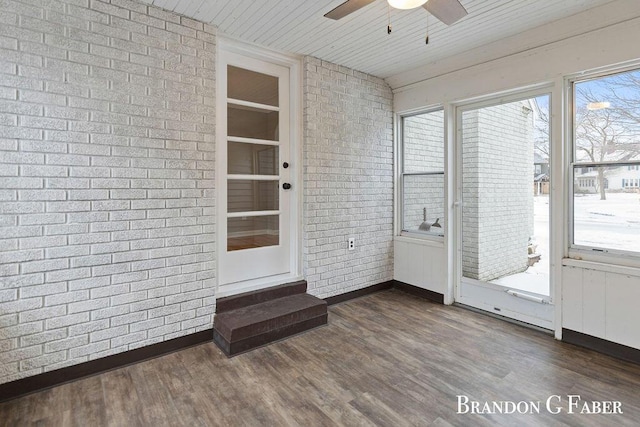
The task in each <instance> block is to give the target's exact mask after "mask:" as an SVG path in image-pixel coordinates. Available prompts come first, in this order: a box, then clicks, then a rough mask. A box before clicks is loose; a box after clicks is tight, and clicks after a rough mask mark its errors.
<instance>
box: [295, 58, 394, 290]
mask: <svg viewBox="0 0 640 427" xmlns="http://www.w3.org/2000/svg"><path fill="white" fill-rule="evenodd" d="M303 92H304V93H303V96H304V100H303V103H304V104H303V106H304V113H303V114H304V207H303V212H304V213H303V215H304V220H303V224H304V230H303V232H304V273H305V277H306V279H307V280H308V282H309V292H310V293H312V294H314V295H316V296H319V297H322V298H324V297H327V296H332V295H336V294H341V293H344V292H348V291H352V290H356V289H359V288H363V287H366V286H370V285H373V284H377V283H380V282H384V281H386V280H391V279H392V278H393V134H392V125H393V123H392V93H391V89H390V88H389V87H388V85H387V84H386V83H385V82H384V81H383V80H381V79H378V78H376V77H373V76H370V75H367V74H363V73H360V72H358V71H354V70H351V69H348V68H345V67H341V66H338V65H335V64H331V63H328V62H325V61H321V60H319V59H317V58H312V57H306V58H305V59H304V85H303ZM349 237H353V238H355V249H354V250H352V251H348V250H347V240H348V238H349Z"/></svg>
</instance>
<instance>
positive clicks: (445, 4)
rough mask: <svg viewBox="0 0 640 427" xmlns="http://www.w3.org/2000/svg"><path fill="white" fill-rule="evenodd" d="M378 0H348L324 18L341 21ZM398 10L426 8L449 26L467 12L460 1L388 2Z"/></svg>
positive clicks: (414, 0)
mask: <svg viewBox="0 0 640 427" xmlns="http://www.w3.org/2000/svg"><path fill="white" fill-rule="evenodd" d="M374 1H376V0H347V1H345V2H344V3H342V4H341V5H339V6H338V7H336V8H334V9H332V10H331V11H329V12H327V13H326V14H325V15H324V16H325V17H327V18H330V19H335V20H338V19H341V18H344V17H345V16H347V15H349V14H350V13H352V12H355V11H356V10H358V9H360V8H363V7H365V6H366V5H368V4H370V3H373V2H374ZM387 2H388V3H389V5H390V6H391V7H393V8H396V9H414V8H418V7H420V6H422V7H424V8H425V9H426V10H427V11H428V12H429V13H431V14H432V15H433V16H435V17H436V18H438V19H439V20H440V21H442V22H444V23H445V24H447V25H451V24H453V23H454V22H456V21H458V20H459V19H462V18H463V17H464V16H466V15H467V13H468V12H467V10H466V9H465V8H464V6H462V4H460V2H459V1H458V0H387Z"/></svg>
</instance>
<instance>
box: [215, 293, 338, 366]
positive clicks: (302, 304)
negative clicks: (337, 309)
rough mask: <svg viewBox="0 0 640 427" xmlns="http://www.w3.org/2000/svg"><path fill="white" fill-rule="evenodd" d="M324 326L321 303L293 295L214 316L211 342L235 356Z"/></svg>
mask: <svg viewBox="0 0 640 427" xmlns="http://www.w3.org/2000/svg"><path fill="white" fill-rule="evenodd" d="M326 323H327V303H326V302H325V301H324V300H321V299H319V298H316V297H314V296H312V295H308V294H294V295H288V296H285V297H282V298H277V299H273V300H269V301H265V302H262V303H260V304H253V305H250V306H246V307H242V308H238V309H235V310H230V311H226V312H224V313H217V314H216V315H215V318H214V322H213V330H214V341H215V342H216V343H217V344H218V346H219V347H220V348H221V349H222V350H223V351H224V352H225V353H226V354H227V355H235V354H238V353H240V352H244V351H247V350H250V349H252V348H256V347H259V346H261V345H265V344H268V343H270V342H273V341H277V340H280V339H283V338H286V337H288V336H291V335H294V334H297V333H300V332H304V331H305V330H308V329H311V328H315V327H317V326H321V325H324V324H326Z"/></svg>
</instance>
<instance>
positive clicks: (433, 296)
mask: <svg viewBox="0 0 640 427" xmlns="http://www.w3.org/2000/svg"><path fill="white" fill-rule="evenodd" d="M391 288H396V289H400V290H401V291H404V292H406V293H408V294H411V295H415V296H417V297H420V298H424V299H428V300H429V301H433V302H437V303H438V304H444V295H443V294H439V293H437V292H433V291H430V290H428V289H422V288H419V287H417V286H413V285H410V284H408V283H404V282H400V281H398V280H389V281H386V282H382V283H378V284H377V285H371V286H367V287H366V288H362V289H358V290H355V291H351V292H346V293H344V294H340V295H335V296H332V297H327V298H325V299H324V300H325V301H326V302H327V305H334V304H338V303H341V302H345V301H349V300H352V299H354V298H360V297H363V296H365V295H370V294H373V293H376V292H380V291H386V290H388V289H391Z"/></svg>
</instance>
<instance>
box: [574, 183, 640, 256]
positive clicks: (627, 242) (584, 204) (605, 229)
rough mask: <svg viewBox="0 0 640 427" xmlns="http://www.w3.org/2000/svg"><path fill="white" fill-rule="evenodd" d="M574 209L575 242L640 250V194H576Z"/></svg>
mask: <svg viewBox="0 0 640 427" xmlns="http://www.w3.org/2000/svg"><path fill="white" fill-rule="evenodd" d="M574 212H575V213H574V215H575V232H574V233H575V238H574V241H575V244H576V245H584V246H595V247H597V248H608V249H618V250H623V251H635V252H639V251H640V194H638V193H607V199H606V200H600V196H599V195H598V194H585V195H576V196H575V198H574Z"/></svg>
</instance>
